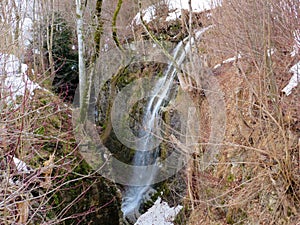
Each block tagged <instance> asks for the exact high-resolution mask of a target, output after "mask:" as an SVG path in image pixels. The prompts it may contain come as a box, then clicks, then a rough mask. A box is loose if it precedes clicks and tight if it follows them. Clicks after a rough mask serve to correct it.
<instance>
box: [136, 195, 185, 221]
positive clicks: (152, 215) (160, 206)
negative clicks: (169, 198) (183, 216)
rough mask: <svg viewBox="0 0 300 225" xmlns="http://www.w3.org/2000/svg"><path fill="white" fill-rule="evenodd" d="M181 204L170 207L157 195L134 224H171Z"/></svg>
mask: <svg viewBox="0 0 300 225" xmlns="http://www.w3.org/2000/svg"><path fill="white" fill-rule="evenodd" d="M182 208H183V206H181V205H179V206H177V207H170V206H169V205H168V203H166V202H164V201H162V200H161V198H160V197H159V198H158V199H157V200H156V201H155V203H154V205H153V206H152V207H151V208H150V209H148V211H147V212H146V213H144V214H143V215H141V216H140V217H139V219H138V220H137V221H136V223H135V225H152V224H155V225H173V223H172V222H173V221H174V219H175V217H176V215H177V214H178V213H179V211H180V210H181V209H182Z"/></svg>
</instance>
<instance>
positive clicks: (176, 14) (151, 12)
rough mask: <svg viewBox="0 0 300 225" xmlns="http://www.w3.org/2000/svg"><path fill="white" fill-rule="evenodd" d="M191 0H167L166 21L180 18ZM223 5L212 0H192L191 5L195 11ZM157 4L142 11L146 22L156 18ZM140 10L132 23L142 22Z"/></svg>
mask: <svg viewBox="0 0 300 225" xmlns="http://www.w3.org/2000/svg"><path fill="white" fill-rule="evenodd" d="M188 2H189V0H169V1H168V2H167V6H168V12H169V13H168V16H167V18H166V21H171V20H176V19H178V18H180V16H181V13H182V10H189V9H190V8H189V3H188ZM219 5H221V1H219V2H218V3H212V1H211V0H192V1H191V7H192V11H193V12H203V11H206V10H210V9H213V8H215V7H216V6H219ZM156 7H157V5H151V6H149V7H148V8H147V9H144V10H143V11H142V16H143V17H142V18H143V20H144V21H145V23H149V22H150V21H152V20H153V19H155V18H156V15H155V10H156ZM140 16H141V14H140V12H139V13H138V14H137V15H136V16H135V17H134V18H133V20H132V24H136V25H140V24H142V21H141V18H140Z"/></svg>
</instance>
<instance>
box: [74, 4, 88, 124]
mask: <svg viewBox="0 0 300 225" xmlns="http://www.w3.org/2000/svg"><path fill="white" fill-rule="evenodd" d="M83 7H84V5H83V2H82V1H81V0H76V25H77V40H78V67H79V107H80V120H81V121H84V120H85V117H86V109H85V96H86V94H87V93H86V87H87V77H86V67H85V60H84V28H83Z"/></svg>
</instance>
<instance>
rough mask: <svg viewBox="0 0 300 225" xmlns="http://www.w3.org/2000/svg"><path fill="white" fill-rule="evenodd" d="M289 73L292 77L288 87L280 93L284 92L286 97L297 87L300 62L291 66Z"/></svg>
mask: <svg viewBox="0 0 300 225" xmlns="http://www.w3.org/2000/svg"><path fill="white" fill-rule="evenodd" d="M289 72H290V73H293V76H292V77H291V79H290V81H289V83H288V85H286V86H285V87H284V88H283V89H282V92H284V93H285V94H286V96H289V95H290V94H291V93H292V90H293V88H295V87H297V85H298V83H299V82H300V61H299V62H298V63H296V64H295V65H294V66H292V67H291V69H290V71H289Z"/></svg>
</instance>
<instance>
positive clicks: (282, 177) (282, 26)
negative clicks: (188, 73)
mask: <svg viewBox="0 0 300 225" xmlns="http://www.w3.org/2000/svg"><path fill="white" fill-rule="evenodd" d="M281 2H282V1H281ZM284 2H286V3H287V5H291V4H296V5H297V7H296V8H297V9H299V2H296V1H294V2H293V1H284ZM294 13H295V12H294ZM298 15H299V14H298ZM213 20H214V23H215V28H214V30H212V31H211V32H209V33H207V35H206V37H205V40H204V42H203V43H202V44H201V49H202V48H203V47H204V46H205V47H206V48H205V54H207V55H209V56H211V57H210V62H209V63H208V65H210V66H211V67H213V66H214V65H216V64H217V63H220V62H222V61H223V60H225V59H227V58H230V57H232V56H234V55H236V54H237V53H241V54H242V58H241V59H240V60H236V61H235V62H233V63H228V64H224V65H222V66H221V67H219V68H217V69H214V70H213V72H214V75H215V77H216V78H217V79H218V81H219V83H220V86H221V88H222V91H223V92H224V94H225V101H226V116H227V126H226V135H225V140H224V142H223V146H222V150H221V151H220V153H219V155H218V162H217V163H216V164H215V165H211V166H210V167H209V168H208V169H206V170H205V171H202V170H200V169H199V168H201V165H199V161H200V160H199V158H194V161H193V162H192V165H193V170H191V171H190V172H189V174H190V176H192V177H193V179H192V182H189V185H190V188H189V189H190V190H192V193H189V194H188V196H187V202H188V203H187V205H188V206H189V207H190V208H191V209H193V210H192V211H191V214H190V216H189V222H188V224H191V225H195V224H297V222H299V221H300V216H299V215H300V211H299V208H300V175H299V169H300V165H299V153H300V152H299V148H300V146H299V144H300V143H299V142H300V139H299V138H300V130H299V119H300V118H299V88H298V89H297V90H294V91H293V94H292V95H291V96H289V97H286V96H284V95H283V94H281V93H280V90H281V89H282V88H283V86H284V85H286V84H287V82H288V80H289V78H290V77H291V74H289V73H288V69H289V68H290V66H291V65H293V63H295V62H296V61H297V59H299V57H298V56H296V58H291V57H290V55H289V52H291V50H292V45H293V40H294V37H293V30H295V29H296V27H297V26H298V22H297V20H296V19H295V14H293V13H291V12H290V11H289V10H288V8H286V11H285V10H284V9H282V8H280V6H279V1H276V0H274V1H235V0H228V1H224V4H223V7H222V8H219V9H217V10H216V11H215V12H214V13H213ZM269 49H276V50H275V52H274V54H273V55H272V56H271V57H268V56H267V51H268V50H269ZM297 57H298V58H297ZM297 99H298V100H297ZM200 111H202V112H204V113H206V114H205V115H203V116H200V118H202V121H200V123H204V124H205V122H206V121H207V111H209V106H207V104H202V105H201V107H200ZM202 127H203V128H204V129H207V130H204V131H202V132H203V133H206V134H207V133H209V132H210V130H209V128H207V126H202ZM199 139H200V140H201V142H202V144H201V149H204V154H209V153H207V152H205V149H206V146H207V144H209V143H205V140H206V139H207V137H205V136H203V137H200V138H199ZM200 164H201V163H200Z"/></svg>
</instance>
